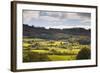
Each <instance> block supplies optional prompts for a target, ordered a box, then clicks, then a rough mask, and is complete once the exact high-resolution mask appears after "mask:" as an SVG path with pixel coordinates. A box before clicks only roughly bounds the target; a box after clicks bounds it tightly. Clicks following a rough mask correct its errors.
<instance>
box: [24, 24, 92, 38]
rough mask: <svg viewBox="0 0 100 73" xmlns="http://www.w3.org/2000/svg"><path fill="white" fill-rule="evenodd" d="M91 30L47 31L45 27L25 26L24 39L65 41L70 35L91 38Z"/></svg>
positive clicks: (50, 29) (54, 29)
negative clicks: (35, 38)
mask: <svg viewBox="0 0 100 73" xmlns="http://www.w3.org/2000/svg"><path fill="white" fill-rule="evenodd" d="M90 33H91V29H88V30H87V29H84V28H69V29H56V28H49V29H45V28H44V27H34V26H29V25H27V24H23V36H24V37H37V38H44V39H63V38H67V37H68V35H71V36H73V35H78V36H79V35H84V36H90V35H91V34H90Z"/></svg>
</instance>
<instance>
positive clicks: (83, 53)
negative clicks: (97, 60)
mask: <svg viewBox="0 0 100 73" xmlns="http://www.w3.org/2000/svg"><path fill="white" fill-rule="evenodd" d="M90 57H91V50H90V49H89V48H83V49H81V50H80V52H79V53H78V55H77V57H76V59H78V60H81V59H90Z"/></svg>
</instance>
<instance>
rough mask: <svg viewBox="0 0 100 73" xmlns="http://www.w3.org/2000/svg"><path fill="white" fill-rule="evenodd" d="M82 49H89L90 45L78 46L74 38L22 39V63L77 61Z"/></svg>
mask: <svg viewBox="0 0 100 73" xmlns="http://www.w3.org/2000/svg"><path fill="white" fill-rule="evenodd" d="M81 38H82V37H81ZM81 38H79V39H81ZM82 49H90V45H89V44H80V43H79V42H78V41H76V39H75V38H68V39H65V40H48V39H39V38H26V37H24V38H23V62H40V61H70V60H78V58H77V56H78V54H79V52H80V51H81V50H82ZM89 58H90V57H89ZM89 58H87V59H89ZM83 59H85V58H83Z"/></svg>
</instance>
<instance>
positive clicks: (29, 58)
mask: <svg viewBox="0 0 100 73" xmlns="http://www.w3.org/2000/svg"><path fill="white" fill-rule="evenodd" d="M40 61H50V59H49V58H48V56H47V55H46V54H39V53H37V52H27V53H24V57H23V62H40Z"/></svg>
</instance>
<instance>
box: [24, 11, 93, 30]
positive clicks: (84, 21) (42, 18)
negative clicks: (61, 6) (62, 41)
mask: <svg viewBox="0 0 100 73" xmlns="http://www.w3.org/2000/svg"><path fill="white" fill-rule="evenodd" d="M23 24H27V25H30V26H32V25H33V26H35V27H45V28H46V29H49V28H57V29H65V28H78V27H79V28H85V29H90V27H91V13H78V12H62V11H61V12H60V11H59V12H57V11H35V10H23Z"/></svg>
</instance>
